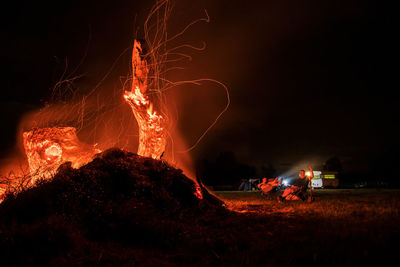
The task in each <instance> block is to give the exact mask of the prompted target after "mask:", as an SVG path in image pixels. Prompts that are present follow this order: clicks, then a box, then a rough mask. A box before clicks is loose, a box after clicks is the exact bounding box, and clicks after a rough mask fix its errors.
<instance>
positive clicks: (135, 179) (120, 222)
mask: <svg viewBox="0 0 400 267" xmlns="http://www.w3.org/2000/svg"><path fill="white" fill-rule="evenodd" d="M199 191H201V194H199V193H200V192H199ZM227 213H229V212H228V211H227V210H226V209H225V208H224V207H223V202H221V201H220V200H219V199H217V198H216V197H214V196H213V195H211V194H210V193H208V191H207V190H206V189H205V188H204V187H202V186H200V187H199V186H197V184H196V183H194V182H193V181H192V180H191V179H189V178H187V177H186V176H185V175H184V174H183V173H182V171H181V170H179V169H175V168H174V167H172V166H170V165H169V164H168V163H166V162H163V161H160V160H153V159H151V158H144V157H141V156H138V155H136V154H134V153H130V152H126V151H122V150H119V149H110V150H108V151H105V152H103V153H100V154H98V155H97V156H96V158H95V159H94V160H93V161H92V162H90V163H88V164H87V165H84V166H82V167H81V168H79V169H73V168H72V167H71V164H70V163H65V164H63V165H61V166H60V168H59V169H58V172H57V174H56V175H55V176H54V178H53V179H51V180H49V181H42V182H39V183H38V184H37V185H36V186H35V187H33V188H30V189H29V190H26V191H24V192H22V193H19V194H18V195H15V196H13V195H10V196H8V197H7V198H6V199H5V200H4V202H3V203H2V204H1V205H0V257H1V258H2V262H3V263H4V259H7V260H8V261H10V263H12V264H22V265H26V264H46V263H53V264H63V263H71V262H72V263H77V264H82V263H96V262H97V261H101V262H102V263H104V261H106V262H107V259H106V258H107V257H108V258H109V260H110V261H109V262H114V259H113V256H112V252H110V249H106V247H111V248H112V249H111V250H113V249H114V250H118V249H116V247H120V248H121V249H122V248H126V247H130V248H137V249H140V250H146V249H151V250H152V251H155V250H157V249H160V250H165V249H167V250H168V249H169V248H170V249H172V248H173V247H174V244H175V243H176V242H185V239H188V238H189V239H191V240H193V235H195V234H196V229H197V228H198V227H200V225H204V224H207V221H209V220H217V218H218V217H221V216H224V215H226V214H227ZM112 244H114V245H112ZM115 244H118V245H117V246H115ZM171 247H172V248H171ZM137 249H136V252H137V251H138V250H137ZM105 250H107V252H104V251H105ZM94 251H95V252H94ZM116 253H117V252H116ZM119 257H120V256H119ZM129 257H132V255H131V256H129ZM129 257H128V259H127V261H128V262H132V261H129ZM146 257H148V255H147V254H146ZM120 258H121V257H120ZM122 258H124V257H122ZM135 258H136V259H139V261H140V253H139V252H137V253H136V254H135ZM131 260H132V258H131ZM74 261H75V262H74Z"/></svg>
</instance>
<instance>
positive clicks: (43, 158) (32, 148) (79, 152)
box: [23, 127, 100, 183]
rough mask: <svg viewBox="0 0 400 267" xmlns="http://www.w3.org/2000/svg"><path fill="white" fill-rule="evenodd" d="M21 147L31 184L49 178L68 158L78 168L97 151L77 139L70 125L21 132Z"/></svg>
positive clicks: (97, 150)
mask: <svg viewBox="0 0 400 267" xmlns="http://www.w3.org/2000/svg"><path fill="white" fill-rule="evenodd" d="M23 139H24V148H25V152H26V156H27V158H28V164H29V171H30V174H31V176H32V181H31V182H32V183H34V182H35V181H36V180H37V179H38V178H50V177H51V176H52V175H53V174H54V173H55V172H56V171H57V169H58V167H59V166H60V165H61V164H62V163H64V162H67V161H70V162H71V163H72V167H74V168H78V167H80V166H82V165H84V164H86V163H88V162H89V161H91V160H92V159H93V155H94V154H95V153H99V152H100V150H99V149H96V148H95V147H94V146H91V145H88V144H85V143H82V142H80V141H79V140H78V137H77V135H76V129H75V128H73V127H53V128H39V129H35V130H32V131H28V132H24V134H23Z"/></svg>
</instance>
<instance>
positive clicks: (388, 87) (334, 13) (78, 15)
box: [0, 0, 399, 171]
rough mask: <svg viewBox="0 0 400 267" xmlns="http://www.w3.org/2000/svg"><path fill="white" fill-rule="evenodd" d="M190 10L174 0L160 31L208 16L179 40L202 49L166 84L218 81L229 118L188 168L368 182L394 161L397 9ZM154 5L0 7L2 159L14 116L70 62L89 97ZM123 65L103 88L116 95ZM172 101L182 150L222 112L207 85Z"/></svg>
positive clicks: (323, 4)
mask: <svg viewBox="0 0 400 267" xmlns="http://www.w3.org/2000/svg"><path fill="white" fill-rule="evenodd" d="M191 2H192V1H184V0H177V1H175V8H174V10H173V13H172V16H171V20H170V24H169V27H168V29H169V31H170V32H171V34H173V33H176V32H178V31H179V30H180V29H182V28H183V27H184V26H185V25H186V24H188V23H189V22H190V21H192V20H194V19H197V18H200V17H204V14H205V13H204V10H207V13H208V14H209V16H210V22H209V23H200V24H197V25H195V26H194V27H193V28H192V29H191V30H189V31H188V32H187V33H186V34H185V35H184V36H182V38H180V39H179V40H178V41H181V42H183V43H191V44H194V45H201V43H202V41H204V42H205V43H206V44H207V48H206V50H205V51H200V52H199V51H194V52H191V55H192V57H193V59H192V61H191V62H187V63H186V64H185V65H184V66H185V68H186V69H185V70H183V71H180V72H177V73H172V74H171V78H173V79H174V78H175V79H195V78H213V79H217V80H219V81H221V82H222V83H224V84H226V85H227V86H228V87H229V91H230V97H231V105H230V108H229V110H228V111H227V113H226V114H225V115H224V116H223V117H221V119H220V121H219V122H218V123H217V124H216V126H215V127H214V128H213V129H212V130H211V131H210V132H209V134H208V135H207V136H206V137H205V138H204V139H203V140H202V142H200V144H199V146H198V147H197V148H196V149H195V150H193V151H192V152H191V155H192V157H193V158H194V159H195V160H198V159H204V158H207V159H209V160H213V159H215V158H216V156H217V155H218V154H219V153H221V152H223V151H233V152H235V154H236V155H237V157H238V159H239V160H240V161H242V162H245V163H248V164H252V165H256V166H261V165H263V164H267V163H271V164H273V165H274V166H275V168H277V169H279V170H284V169H285V168H291V167H293V166H295V165H296V164H299V163H304V164H313V165H314V166H317V167H318V166H321V165H322V163H323V162H324V161H326V160H327V159H328V158H330V157H333V156H337V157H339V158H340V160H341V161H342V164H343V168H344V169H345V170H348V171H367V170H369V169H370V168H371V166H373V164H374V162H375V161H376V160H377V159H378V158H379V157H381V156H382V155H385V154H387V153H393V151H397V149H398V147H399V139H398V136H399V129H398V128H399V127H398V122H397V117H398V116H397V114H398V112H397V107H396V105H395V102H397V98H396V97H395V93H396V91H397V86H396V84H397V82H395V66H397V65H395V60H394V51H395V41H394V39H395V35H397V34H396V33H397V31H398V30H397V29H395V27H394V8H393V7H390V6H385V5H384V4H383V3H380V2H379V1H365V0H364V1H361V0H360V1H356V0H347V1H317V0H315V1H311V0H306V1H296V3H293V2H295V1H232V0H231V1H228V0H219V1H214V0H207V1H193V2H195V3H191ZM151 5H152V2H151V1H141V2H139V1H93V0H92V1H53V2H49V3H45V2H37V1H18V2H17V3H15V4H12V5H11V6H3V7H2V16H1V20H2V22H1V27H2V29H1V31H2V34H1V38H2V40H1V45H2V50H1V51H2V53H1V61H2V72H1V73H2V75H3V78H2V86H1V87H2V88H1V98H0V106H1V121H2V127H1V129H2V131H1V138H0V151H1V154H0V155H1V157H2V158H6V157H7V156H8V155H9V154H10V153H11V151H12V149H13V147H14V146H15V143H16V130H17V127H18V123H19V120H20V118H21V117H22V115H23V114H24V113H25V112H27V111H30V110H33V109H37V108H40V107H41V106H42V105H43V104H44V103H45V102H46V101H47V100H48V99H49V95H50V92H51V91H50V88H51V87H52V86H53V85H54V83H55V82H56V81H57V80H58V78H59V77H60V75H61V74H62V72H63V70H64V67H65V60H66V58H68V71H69V72H72V71H73V70H74V69H75V67H76V66H78V64H79V62H80V61H81V60H82V59H84V60H83V63H82V64H81V65H80V66H79V69H78V70H77V72H76V73H77V74H84V77H83V78H82V79H81V80H79V81H78V86H82V87H86V88H90V87H93V86H95V85H96V84H97V83H98V82H99V81H100V80H101V79H102V77H103V76H104V75H105V73H106V72H107V71H108V69H109V68H110V66H111V65H112V64H113V63H114V62H115V60H116V59H117V57H118V56H119V55H120V54H121V53H122V51H124V49H126V48H127V47H129V46H131V45H132V42H133V38H134V36H135V33H136V32H138V33H139V37H140V28H141V27H142V25H143V21H144V19H145V17H146V15H147V12H148V10H149V8H150V7H151ZM396 48H397V47H396ZM396 50H397V49H396ZM86 51H87V52H86ZM85 55H86V56H85ZM129 56H130V54H129V53H127V54H125V55H123V56H122V58H121V59H120V60H119V61H118V62H117V64H116V67H115V68H114V69H113V71H112V73H111V74H110V75H109V76H108V77H107V79H106V80H105V81H104V86H111V87H118V86H120V85H121V81H120V77H121V76H126V75H127V74H128V72H129ZM397 68H398V67H396V69H397ZM177 90H178V93H177V94H179V96H180V97H179V100H178V106H179V108H180V110H181V111H180V120H179V125H178V127H179V129H181V132H182V135H183V136H184V137H185V139H186V142H187V143H188V145H190V144H192V143H194V142H195V141H196V138H197V137H199V136H200V135H201V134H202V131H204V130H205V129H206V128H207V127H208V125H209V124H210V123H211V122H212V120H213V118H214V117H216V116H217V115H218V112H219V111H220V110H222V109H223V107H224V104H225V103H226V99H225V93H224V90H223V89H221V88H218V87H216V86H211V85H205V86H204V87H201V88H197V87H196V88H190V87H185V88H183V89H177ZM179 90H181V91H179Z"/></svg>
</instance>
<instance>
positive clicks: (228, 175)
mask: <svg viewBox="0 0 400 267" xmlns="http://www.w3.org/2000/svg"><path fill="white" fill-rule="evenodd" d="M196 173H197V175H198V176H200V177H199V178H200V179H201V180H202V182H203V183H205V184H206V185H236V184H238V183H240V181H241V179H248V178H253V177H255V176H256V173H257V171H256V168H255V167H254V166H251V165H247V164H244V163H240V162H238V160H237V158H236V155H235V153H234V152H232V151H225V152H222V153H220V154H219V156H218V157H217V159H216V161H215V163H214V162H209V161H208V160H201V161H199V162H198V164H197V166H196Z"/></svg>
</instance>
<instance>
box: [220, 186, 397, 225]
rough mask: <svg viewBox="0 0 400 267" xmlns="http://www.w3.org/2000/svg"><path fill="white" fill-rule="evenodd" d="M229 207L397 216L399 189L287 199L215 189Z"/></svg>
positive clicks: (294, 213)
mask: <svg viewBox="0 0 400 267" xmlns="http://www.w3.org/2000/svg"><path fill="white" fill-rule="evenodd" d="M214 194H215V195H216V196H218V197H219V198H221V199H223V200H224V202H225V203H226V205H227V206H228V208H230V209H231V210H234V211H236V212H241V213H244V212H249V213H257V214H260V215H262V214H280V215H283V216H300V217H302V216H305V217H307V216H317V217H321V218H335V219H349V218H352V219H357V220H377V218H376V217H377V216H379V217H383V218H398V217H399V216H400V190H389V189H386V190H384V189H380V190H378V189H319V190H313V196H314V197H315V201H314V202H312V203H308V202H303V201H286V202H283V203H279V202H278V201H276V199H275V198H274V197H265V196H262V195H261V194H260V192H259V191H247V192H245V191H215V192H214Z"/></svg>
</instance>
